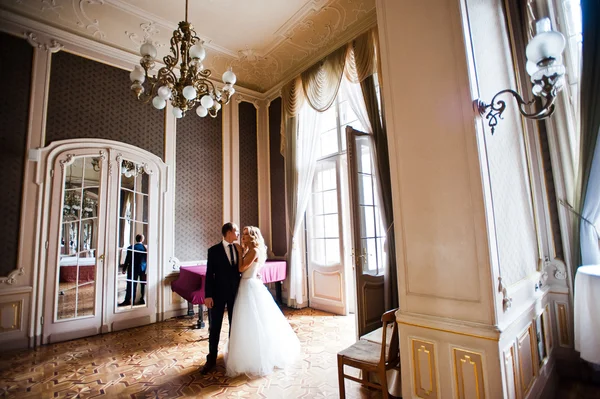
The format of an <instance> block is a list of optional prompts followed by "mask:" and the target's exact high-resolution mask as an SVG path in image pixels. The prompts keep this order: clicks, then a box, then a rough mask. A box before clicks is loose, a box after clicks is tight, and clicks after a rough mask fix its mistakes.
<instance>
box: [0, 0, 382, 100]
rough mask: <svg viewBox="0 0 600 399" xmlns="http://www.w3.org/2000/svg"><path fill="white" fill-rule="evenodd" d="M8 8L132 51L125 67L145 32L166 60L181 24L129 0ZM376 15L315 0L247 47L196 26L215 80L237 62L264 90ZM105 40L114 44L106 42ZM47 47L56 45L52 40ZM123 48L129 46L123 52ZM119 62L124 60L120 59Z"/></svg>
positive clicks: (358, 2) (345, 2) (245, 83)
mask: <svg viewBox="0 0 600 399" xmlns="http://www.w3.org/2000/svg"><path fill="white" fill-rule="evenodd" d="M148 4H150V3H148ZM163 7H164V5H163ZM148 9H150V8H148ZM5 10H10V11H5ZM150 10H151V9H150ZM157 11H158V9H157ZM7 12H8V13H15V15H18V16H19V17H22V18H20V19H21V20H23V21H25V20H29V21H32V20H33V21H35V23H34V25H36V26H41V25H45V26H44V27H43V28H41V29H40V30H38V29H36V28H35V27H30V25H29V23H27V24H26V25H25V29H24V30H25V31H27V32H34V33H35V32H45V33H47V34H48V36H50V37H52V38H60V43H61V44H63V43H64V45H65V46H67V45H68V44H69V43H73V44H76V45H77V46H79V47H80V48H81V47H82V46H89V48H91V49H92V50H98V49H101V48H102V52H105V53H110V54H111V56H112V57H117V58H119V59H123V60H125V59H134V60H135V61H134V62H133V63H131V64H130V65H128V67H125V68H127V69H130V68H133V65H136V64H137V61H138V60H139V54H138V49H139V46H140V44H141V43H142V42H144V41H146V40H150V41H152V43H153V44H154V45H155V47H157V48H158V50H159V57H158V58H159V60H162V57H163V56H164V55H165V54H166V53H167V52H168V51H169V46H168V41H169V40H170V36H171V34H172V31H173V29H174V28H175V27H176V25H177V22H172V21H169V20H167V19H165V18H164V17H161V16H160V15H155V14H153V13H151V12H148V11H146V10H144V9H141V8H140V7H138V6H136V5H133V4H131V3H130V2H128V1H127V0H42V1H33V0H29V1H26V0H17V1H13V2H3V3H2V4H0V16H1V15H2V14H5V13H7ZM157 14H158V13H157ZM13 19H14V18H13ZM100 20H101V21H100ZM376 22H377V17H376V13H375V0H310V1H306V2H305V3H304V6H303V7H302V8H300V9H299V10H297V11H296V12H295V13H294V14H293V15H292V16H291V17H290V18H289V19H288V20H287V21H285V22H284V23H283V24H282V25H281V26H280V27H279V28H278V29H277V30H276V31H275V32H273V35H272V36H273V38H274V40H273V41H272V42H271V43H270V44H268V45H267V46H266V47H263V48H260V47H256V46H254V45H253V43H248V44H247V45H246V46H244V47H242V48H236V49H227V48H224V47H221V46H219V45H218V44H217V43H216V42H215V40H213V39H212V38H209V37H206V36H205V35H203V34H202V32H198V34H199V36H200V37H202V38H203V39H204V40H205V46H206V47H207V49H208V50H209V51H208V56H207V59H206V60H205V61H204V64H205V65H206V66H208V67H209V68H210V69H211V70H212V71H213V76H212V77H213V78H214V79H215V80H219V81H220V77H221V75H222V74H223V73H224V72H225V71H226V70H227V69H228V68H229V67H233V69H234V71H235V73H236V75H237V77H238V81H237V84H236V86H237V88H240V89H244V88H245V89H248V91H250V92H258V93H267V92H271V91H272V90H277V87H280V86H281V85H282V83H284V82H285V81H287V80H289V79H291V78H293V77H294V76H296V75H297V74H299V73H300V72H302V71H303V70H305V69H306V68H308V67H310V66H311V65H313V64H314V63H315V62H317V61H318V60H319V59H320V58H323V57H324V56H326V55H327V54H329V53H331V52H332V51H334V50H335V49H337V48H339V47H340V46H342V45H344V44H345V43H347V42H348V41H349V40H352V39H353V38H354V37H356V36H357V35H359V34H360V33H362V32H364V31H365V30H367V29H369V28H370V27H372V26H375V24H376ZM101 26H102V30H101V28H100V27H101ZM56 31H60V32H64V33H65V35H66V36H68V37H69V40H64V39H63V38H62V37H63V36H65V35H59V34H56V33H55V32H56ZM22 32H23V30H21V32H20V33H19V34H21V33H22ZM76 37H78V38H76ZM88 39H89V40H88ZM32 41H34V42H35V41H36V40H35V39H31V40H30V42H32ZM90 41H92V43H91V44H90ZM37 42H40V43H42V42H43V40H41V39H40V40H37ZM240 43H241V41H240ZM254 44H256V43H254ZM42 45H43V44H42ZM105 46H109V47H111V48H112V50H106V49H105V48H104V47H105ZM47 47H48V49H50V48H55V47H53V46H52V43H50V45H47ZM71 47H72V46H69V48H71ZM79 52H80V53H85V52H86V50H83V51H79ZM121 52H127V53H128V54H127V55H121V54H120V53H121ZM122 64H123V63H119V66H120V67H123V66H121V65H122ZM237 88H236V89H237Z"/></svg>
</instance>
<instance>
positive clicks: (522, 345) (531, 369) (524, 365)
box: [517, 323, 537, 397]
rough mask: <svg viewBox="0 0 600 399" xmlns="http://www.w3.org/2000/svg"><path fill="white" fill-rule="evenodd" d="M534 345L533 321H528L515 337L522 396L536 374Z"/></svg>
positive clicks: (529, 387) (528, 388)
mask: <svg viewBox="0 0 600 399" xmlns="http://www.w3.org/2000/svg"><path fill="white" fill-rule="evenodd" d="M535 345H536V340H535V331H534V327H533V323H530V324H529V326H528V327H527V329H526V330H525V331H523V332H522V333H521V334H520V335H519V337H518V338H517V358H518V365H519V380H520V382H521V384H520V391H521V395H522V396H523V397H525V396H527V393H528V392H529V390H530V389H531V387H532V386H533V383H534V382H535V378H536V376H537V367H536V365H537V355H536V354H535V353H534V351H535V347H536V346H535Z"/></svg>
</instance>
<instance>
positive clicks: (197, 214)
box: [175, 112, 223, 262]
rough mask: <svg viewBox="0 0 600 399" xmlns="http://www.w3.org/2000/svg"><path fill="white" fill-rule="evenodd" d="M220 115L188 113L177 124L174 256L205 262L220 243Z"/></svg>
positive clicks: (221, 186)
mask: <svg viewBox="0 0 600 399" xmlns="http://www.w3.org/2000/svg"><path fill="white" fill-rule="evenodd" d="M221 115H222V113H219V114H218V116H217V117H216V118H214V119H213V118H211V117H206V118H200V117H198V116H197V115H196V113H195V112H188V114H187V115H186V116H184V117H183V118H182V119H178V120H177V136H176V143H177V144H176V155H175V159H176V162H177V165H176V172H175V175H176V176H175V185H176V187H175V256H176V257H177V258H178V259H179V260H180V261H182V262H186V261H193V260H201V259H206V256H207V250H208V248H209V247H211V246H212V245H214V244H216V243H218V242H219V240H221V239H222V236H221V226H222V225H223V155H222V145H223V137H222V129H221Z"/></svg>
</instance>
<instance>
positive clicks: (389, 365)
mask: <svg viewBox="0 0 600 399" xmlns="http://www.w3.org/2000/svg"><path fill="white" fill-rule="evenodd" d="M397 310H398V309H393V310H388V311H387V312H385V313H384V314H383V316H381V321H382V322H383V328H382V337H381V338H382V340H381V342H386V343H387V342H389V345H385V344H384V345H382V344H381V343H375V342H372V341H367V340H364V339H360V340H358V342H356V343H355V344H354V345H352V346H350V347H348V348H346V349H344V350H343V351H341V352H339V353H338V355H337V358H338V379H339V384H340V398H342V399H343V398H345V397H346V387H345V385H344V382H345V380H344V379H345V378H347V379H349V380H352V381H356V382H360V383H361V384H363V385H367V386H369V387H372V388H376V389H380V390H381V391H382V394H383V397H384V399H387V398H389V393H388V384H387V375H386V374H387V373H386V372H387V370H391V369H397V370H400V351H399V347H398V323H396V316H395V313H396V311H397ZM390 323H394V327H393V329H392V337H391V340H390V339H388V337H387V334H388V328H387V326H388V324H390ZM344 365H347V366H350V367H354V368H357V369H360V370H361V371H362V379H359V378H356V377H352V376H350V375H347V374H345V373H344ZM369 372H373V373H377V375H378V376H379V380H380V381H381V384H377V383H374V382H371V381H369Z"/></svg>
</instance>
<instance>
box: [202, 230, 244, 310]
mask: <svg viewBox="0 0 600 399" xmlns="http://www.w3.org/2000/svg"><path fill="white" fill-rule="evenodd" d="M233 250H234V251H235V256H236V258H237V259H236V260H237V262H236V264H235V265H231V263H229V258H228V257H227V254H226V253H225V247H224V246H223V242H219V243H218V244H216V245H213V246H212V247H210V248H209V249H208V261H207V265H206V283H205V286H204V297H205V298H213V300H214V299H217V300H218V299H223V300H225V299H229V298H235V295H236V294H237V290H238V286H239V285H240V277H241V274H240V271H239V270H240V269H239V263H240V256H239V253H238V252H237V249H236V248H235V244H234V246H233Z"/></svg>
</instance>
